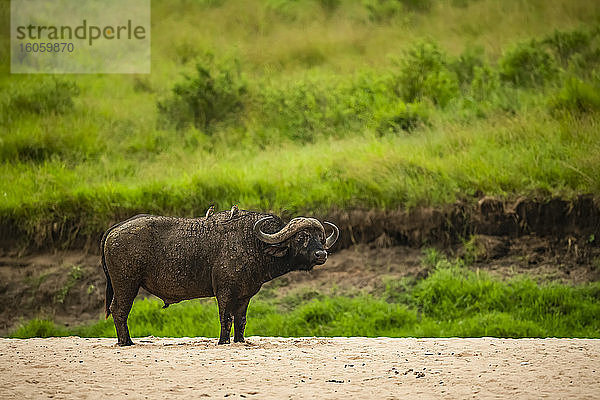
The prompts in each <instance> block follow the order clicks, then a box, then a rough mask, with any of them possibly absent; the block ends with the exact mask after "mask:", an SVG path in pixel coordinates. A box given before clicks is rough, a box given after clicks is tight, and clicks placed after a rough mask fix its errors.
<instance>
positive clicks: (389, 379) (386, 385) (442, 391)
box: [0, 337, 600, 399]
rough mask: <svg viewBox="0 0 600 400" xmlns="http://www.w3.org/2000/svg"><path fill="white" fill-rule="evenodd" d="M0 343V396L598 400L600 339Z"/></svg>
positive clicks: (72, 339) (68, 340)
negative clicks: (126, 345) (128, 344)
mask: <svg viewBox="0 0 600 400" xmlns="http://www.w3.org/2000/svg"><path fill="white" fill-rule="evenodd" d="M114 341H115V339H81V338H77V337H69V338H51V339H27V340H19V339H0V397H2V398H3V399H41V398H82V399H85V398H98V397H110V398H135V399H137V398H140V399H144V398H145V399H164V398H173V397H176V398H194V399H197V398H205V397H206V398H212V397H214V398H224V397H231V398H256V399H267V398H273V399H285V398H294V399H297V398H331V399H334V398H335V399H339V398H343V397H346V396H355V397H356V398H377V399H396V398H449V399H456V398H460V399H466V398H519V399H529V398H531V399H539V398H546V397H548V398H577V399H597V398H600V368H599V367H600V340H593V339H516V340H515V339H495V338H477V339H410V338H409V339H390V338H376V339H370V338H271V337H251V338H249V339H248V343H246V344H233V345H224V346H217V345H216V340H215V339H206V338H180V339H170V338H154V337H149V338H142V339H137V342H138V344H137V345H135V346H132V347H129V348H119V347H116V346H115V345H114Z"/></svg>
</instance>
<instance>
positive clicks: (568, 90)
mask: <svg viewBox="0 0 600 400" xmlns="http://www.w3.org/2000/svg"><path fill="white" fill-rule="evenodd" d="M550 108H551V110H553V111H567V112H571V113H591V112H597V111H600V87H598V86H593V85H591V84H589V83H586V82H584V81H582V80H581V79H577V78H569V79H567V80H566V82H565V84H564V86H563V87H562V88H561V90H560V91H559V92H558V93H557V94H556V95H555V96H554V97H552V98H551V99H550Z"/></svg>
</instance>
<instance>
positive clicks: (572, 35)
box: [542, 30, 591, 67]
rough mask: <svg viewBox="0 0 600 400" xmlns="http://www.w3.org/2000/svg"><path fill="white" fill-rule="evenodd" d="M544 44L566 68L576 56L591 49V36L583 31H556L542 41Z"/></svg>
mask: <svg viewBox="0 0 600 400" xmlns="http://www.w3.org/2000/svg"><path fill="white" fill-rule="evenodd" d="M542 43H544V44H546V45H548V46H549V47H550V49H551V50H552V51H553V52H554V54H555V55H556V58H557V59H558V61H559V62H560V63H561V65H562V66H563V67H566V66H567V64H568V62H569V60H570V59H571V57H572V56H573V55H574V54H578V53H579V54H580V53H584V52H585V51H586V50H587V49H588V48H589V46H590V44H591V36H590V34H589V33H587V32H584V31H581V30H575V31H571V32H561V31H559V30H555V31H554V33H552V34H551V35H549V36H548V37H546V38H545V39H544V40H542Z"/></svg>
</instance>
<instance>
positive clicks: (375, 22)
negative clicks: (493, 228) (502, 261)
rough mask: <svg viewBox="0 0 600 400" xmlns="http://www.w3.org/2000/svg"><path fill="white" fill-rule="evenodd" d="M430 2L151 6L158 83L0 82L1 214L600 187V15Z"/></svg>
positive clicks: (434, 198)
mask: <svg viewBox="0 0 600 400" xmlns="http://www.w3.org/2000/svg"><path fill="white" fill-rule="evenodd" d="M5 3H6V2H4V3H3V4H2V7H1V8H0V11H1V12H2V13H3V18H4V20H6V19H7V17H8V14H7V8H6V4H5ZM423 4H425V3H423ZM427 4H428V5H427V7H415V6H414V2H411V1H408V0H407V1H404V2H396V1H392V0H383V1H379V0H378V1H359V0H356V1H348V2H335V1H334V2H327V1H321V2H319V1H312V0H300V1H293V2H292V1H274V0H265V1H263V2H259V3H258V4H254V3H252V4H250V3H247V2H244V1H241V0H239V1H238V0H231V1H227V2H225V1H202V2H191V1H180V2H178V3H177V4H175V5H173V4H172V3H167V2H164V1H155V2H153V4H152V12H153V22H152V24H153V25H152V29H153V32H152V74H149V75H81V76H79V75H65V76H47V75H35V76H34V75H29V76H21V75H8V74H4V75H1V76H0V87H1V88H2V90H1V91H0V177H1V179H0V218H1V219H2V220H3V221H4V224H5V225H8V226H11V227H12V228H10V229H8V230H7V231H10V232H16V231H18V232H20V234H21V235H22V236H23V237H24V238H25V240H33V239H35V240H37V241H38V242H39V243H44V242H45V241H46V240H48V238H50V237H60V240H61V241H62V243H61V245H68V244H69V243H68V242H69V241H70V240H72V239H73V238H74V237H76V236H77V235H82V234H83V235H92V234H93V235H95V234H97V233H98V232H101V231H103V230H104V229H105V228H106V227H107V226H109V224H110V223H111V222H114V221H116V220H119V219H122V218H125V217H128V216H130V215H131V214H135V213H138V212H149V213H161V214H176V215H185V216H192V215H202V214H203V213H204V211H205V209H206V207H208V205H209V204H212V203H216V204H217V206H218V207H219V208H223V209H225V208H229V207H230V206H231V204H239V205H240V206H241V207H243V208H246V209H260V210H272V211H276V212H282V211H285V212H287V213H289V214H297V213H306V214H311V213H320V214H326V213H327V212H330V211H331V210H332V209H351V208H376V209H389V208H397V207H403V208H408V207H416V206H429V205H442V204H447V203H451V202H454V201H455V200H457V199H469V198H471V199H472V198H473V197H472V196H473V195H474V194H475V193H485V194H489V195H498V196H502V197H517V196H537V197H541V198H547V197H551V196H561V197H565V198H571V197H574V196H576V195H578V194H581V193H600V178H599V177H600V175H599V174H598V173H597V171H598V170H599V168H600V156H599V154H600V129H598V126H599V123H600V117H599V114H598V112H599V104H600V100H599V98H598V95H597V93H598V88H599V87H600V70H599V69H598V65H600V30H599V26H598V20H599V17H600V6H598V5H597V4H596V3H595V2H589V1H583V0H581V1H579V0H578V1H566V0H552V1H546V2H542V1H533V2H525V1H520V0H507V1H503V2H498V1H494V0H478V1H468V0H467V1H449V0H448V1H442V0H439V1H436V0H432V1H430V2H427ZM198 21H203V23H202V24H198ZM492 21H493V22H492ZM2 51H4V53H3V52H2ZM2 51H0V59H2V60H4V61H6V60H7V54H6V53H5V50H2ZM539 65H542V66H543V68H541V67H539ZM198 70H201V71H206V72H207V74H208V75H201V74H198V73H197V71H198ZM186 74H187V76H189V77H190V79H186V78H184V76H185V75H186ZM198 104H200V106H199V105H198ZM198 108H200V110H198ZM198 111H200V112H198ZM194 115H199V116H200V117H197V118H195V117H194ZM65 232H67V233H65Z"/></svg>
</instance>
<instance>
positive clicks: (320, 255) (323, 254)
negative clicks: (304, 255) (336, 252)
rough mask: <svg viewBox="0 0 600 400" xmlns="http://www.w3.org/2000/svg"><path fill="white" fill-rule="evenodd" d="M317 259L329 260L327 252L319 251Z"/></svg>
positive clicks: (316, 253) (316, 254) (316, 252)
mask: <svg viewBox="0 0 600 400" xmlns="http://www.w3.org/2000/svg"><path fill="white" fill-rule="evenodd" d="M315 257H317V258H318V259H323V258H327V252H326V251H325V250H317V251H315Z"/></svg>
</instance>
